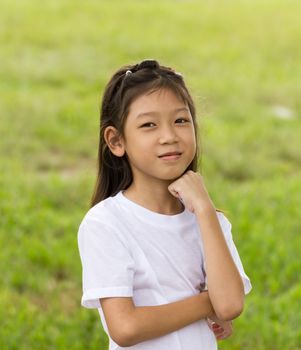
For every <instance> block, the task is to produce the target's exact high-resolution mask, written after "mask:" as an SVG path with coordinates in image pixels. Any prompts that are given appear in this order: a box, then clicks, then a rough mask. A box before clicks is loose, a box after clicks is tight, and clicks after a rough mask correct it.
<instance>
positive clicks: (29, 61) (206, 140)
mask: <svg viewBox="0 0 301 350" xmlns="http://www.w3.org/2000/svg"><path fill="white" fill-rule="evenodd" d="M300 12H301V3H300V2H298V1H277V0H276V1H260V0H254V1H247V0H244V1H238V0H237V1H231V0H229V1H222V0H220V1H197V0H195V1H171V0H170V1H165V0H163V1H148V2H147V1H145V2H143V1H117V0H116V1H100V0H99V1H92V0H88V1H78V0H74V1H71V0H70V1H67V0H53V1H50V2H43V4H41V2H38V1H34V0H24V1H9V0H4V1H3V0H2V1H1V4H0V45H1V48H0V50H1V64H0V96H1V97H0V100H1V105H0V135H1V136H0V156H1V162H0V198H1V201H0V212H1V213H0V223H1V226H0V227H1V228H0V230H1V231H0V246H1V252H0V274H1V279H0V315H1V327H0V348H1V349H3V350H5V349H9V350H12V349H18V350H25V349H26V350H27V349H38V350H43V349H72V350H77V349H102V350H105V349H106V347H107V343H108V342H107V338H106V336H105V334H104V333H103V331H102V329H101V323H100V320H99V316H98V313H97V311H96V310H93V311H91V310H86V309H84V308H82V307H81V306H80V298H81V265H80V260H79V255H78V250H77V229H78V225H79V223H80V221H81V220H82V218H83V215H84V214H85V212H86V211H87V210H88V204H89V200H90V196H91V192H92V189H93V186H94V180H95V173H96V157H97V142H98V124H99V120H98V118H99V116H98V114H99V101H100V97H101V93H102V91H103V86H104V84H105V83H106V81H107V80H108V79H109V77H110V76H111V74H112V73H113V72H114V71H115V70H116V69H117V68H119V66H121V65H123V64H126V63H135V62H137V61H140V60H142V59H144V58H156V59H158V60H159V61H160V62H161V63H162V64H165V65H169V66H172V67H175V68H176V70H177V71H180V72H182V73H183V74H184V77H185V79H186V82H187V85H188V86H189V87H190V89H191V91H192V95H193V96H194V99H195V101H196V104H197V109H198V116H199V124H200V131H201V138H202V150H203V155H202V161H201V162H200V169H201V170H202V172H203V174H204V177H205V182H206V185H207V188H208V190H209V193H210V195H211V197H212V199H213V201H214V203H215V205H216V206H217V207H219V208H224V209H225V210H226V214H227V216H228V218H229V219H230V221H231V222H232V226H233V228H232V233H233V236H234V240H235V242H236V245H237V247H238V249H239V252H240V255H241V257H242V261H243V263H244V267H245V270H246V272H247V273H248V275H249V276H250V278H251V280H252V284H253V291H252V292H251V294H250V295H249V296H248V297H247V299H246V308H245V311H244V313H243V314H242V315H241V317H240V318H238V319H237V320H235V322H234V328H235V331H234V335H233V336H232V337H231V338H230V339H228V340H227V341H222V342H220V343H219V344H220V349H224V350H230V349H231V350H236V349H237V350H238V349H244V350H251V349H252V350H253V349H256V350H271V349H273V350H280V349H281V350H284V349H287V350H297V349H301V327H300V324H301V314H300V306H299V305H300V298H301V283H300V282H301V274H300V271H301V259H300V251H301V236H300V233H301V220H300V207H301V196H300V193H301V181H300V175H301V167H300V165H301V151H300V150H301V137H300V135H301V99H300V96H301V84H300V78H301V66H300V57H301V55H300V54H301V52H300V51H301V46H300V38H301V27H300V16H299V15H300ZM298 300H299V301H298Z"/></svg>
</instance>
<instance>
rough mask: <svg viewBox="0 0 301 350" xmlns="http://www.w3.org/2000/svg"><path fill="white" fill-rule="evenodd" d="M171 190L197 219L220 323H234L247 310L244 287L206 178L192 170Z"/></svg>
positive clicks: (170, 188)
mask: <svg viewBox="0 0 301 350" xmlns="http://www.w3.org/2000/svg"><path fill="white" fill-rule="evenodd" d="M168 190H169V191H170V193H171V194H172V195H174V196H175V197H177V198H180V199H181V200H182V201H183V202H184V205H185V206H186V207H187V208H188V209H189V210H190V211H191V212H193V213H194V214H195V215H196V218H197V221H198V224H199V226H200V229H201V234H202V241H203V246H204V255H205V261H206V274H207V287H208V292H209V297H210V300H211V303H212V306H213V308H214V311H215V313H216V315H217V317H218V319H220V320H223V321H226V320H232V319H234V318H235V317H237V316H239V315H240V314H241V312H242V310H243V305H244V286H243V282H242V278H241V276H240V274H239V271H238V269H237V267H236V265H235V263H234V261H233V259H232V256H231V253H230V251H229V248H228V246H227V242H226V240H225V238H224V234H223V231H222V229H221V227H220V224H219V220H218V217H217V214H216V210H215V207H214V205H213V203H212V201H211V198H210V196H209V194H208V192H207V190H206V187H205V185H204V182H203V177H202V176H201V175H200V174H198V173H196V172H193V171H192V170H189V171H187V172H186V173H185V174H184V175H182V176H181V177H180V178H179V179H177V180H176V181H174V182H173V183H171V184H170V185H169V186H168Z"/></svg>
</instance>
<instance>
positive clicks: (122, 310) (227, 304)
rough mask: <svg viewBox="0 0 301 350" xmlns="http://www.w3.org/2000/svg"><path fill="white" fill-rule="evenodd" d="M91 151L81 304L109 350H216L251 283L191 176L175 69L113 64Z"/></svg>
mask: <svg viewBox="0 0 301 350" xmlns="http://www.w3.org/2000/svg"><path fill="white" fill-rule="evenodd" d="M98 155H99V169H98V178H97V183H96V188H95V193H94V195H93V198H92V203H91V208H90V209H89V210H88V212H87V213H86V215H85V217H84V218H83V220H82V222H81V224H80V226H79V231H78V245H79V252H80V257H81V262H82V267H83V296H82V301H81V303H82V305H83V306H84V307H87V308H97V309H98V311H99V313H100V318H101V321H102V324H103V328H104V330H105V332H106V333H107V334H108V336H109V349H110V350H113V349H114V350H115V349H122V348H124V347H130V349H135V350H184V349H185V350H213V349H216V348H217V342H216V339H224V338H226V337H228V336H230V335H231V332H232V327H231V320H233V319H234V318H236V317H238V316H239V315H240V313H241V312H242V310H243V305H244V295H245V294H247V293H248V292H249V291H250V290H251V283H250V280H249V278H248V276H247V275H246V274H245V272H244V269H243V266H242V263H241V260H240V257H239V255H238V252H237V249H236V247H235V245H234V242H233V240H232V233H231V224H230V222H229V221H228V219H227V218H226V216H225V215H224V214H223V213H222V212H221V211H218V210H216V209H215V206H214V204H213V202H212V200H211V198H210V197H209V195H208V192H207V190H206V188H205V185H204V181H203V177H202V176H201V175H200V174H199V173H198V172H197V164H198V142H197V123H196V112H195V106H194V103H193V101H192V98H191V96H190V94H189V92H188V90H187V88H186V86H185V83H184V80H183V77H182V75H181V74H179V73H177V72H175V71H174V70H173V69H171V68H168V67H165V66H162V65H160V64H159V63H158V62H157V61H155V60H145V61H142V62H141V63H139V64H135V65H129V66H125V67H122V68H121V69H119V70H118V71H117V72H116V73H115V74H114V75H113V77H112V78H111V80H110V81H109V83H108V85H107V86H106V89H105V92H104V96H103V101H102V108H101V121H100V142H99V153H98Z"/></svg>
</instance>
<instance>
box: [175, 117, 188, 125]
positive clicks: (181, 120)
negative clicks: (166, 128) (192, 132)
mask: <svg viewBox="0 0 301 350" xmlns="http://www.w3.org/2000/svg"><path fill="white" fill-rule="evenodd" d="M178 120H180V122H179V123H178V124H185V123H188V122H189V120H188V119H186V118H178V119H177V120H176V122H177V121H178Z"/></svg>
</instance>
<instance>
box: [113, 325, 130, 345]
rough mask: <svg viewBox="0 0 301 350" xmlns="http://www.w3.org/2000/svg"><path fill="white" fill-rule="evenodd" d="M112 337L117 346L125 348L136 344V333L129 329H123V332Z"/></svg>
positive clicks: (120, 331)
mask: <svg viewBox="0 0 301 350" xmlns="http://www.w3.org/2000/svg"><path fill="white" fill-rule="evenodd" d="M110 336H111V338H112V339H113V341H114V342H115V343H116V344H117V345H119V346H121V347H124V348H126V347H129V346H133V345H135V344H136V343H135V337H134V333H133V332H132V331H131V329H130V328H129V327H123V329H122V330H119V331H118V332H117V333H116V334H114V335H113V334H111V335H110Z"/></svg>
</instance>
